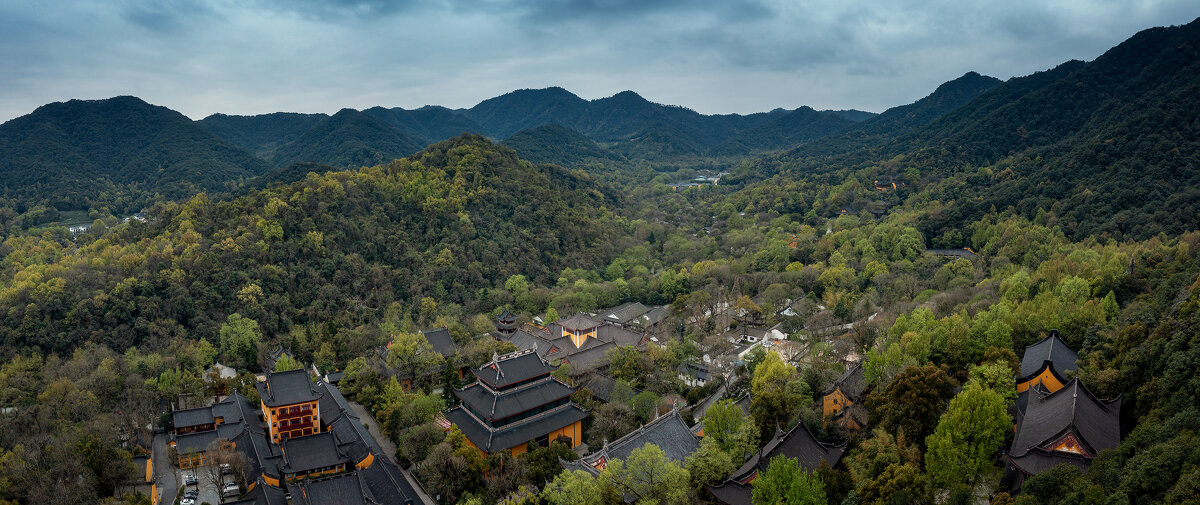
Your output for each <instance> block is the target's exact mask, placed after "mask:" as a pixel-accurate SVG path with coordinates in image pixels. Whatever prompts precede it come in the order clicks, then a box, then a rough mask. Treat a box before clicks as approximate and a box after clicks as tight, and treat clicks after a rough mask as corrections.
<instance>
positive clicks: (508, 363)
mask: <svg viewBox="0 0 1200 505" xmlns="http://www.w3.org/2000/svg"><path fill="white" fill-rule="evenodd" d="M557 369H558V367H557V366H554V365H551V364H550V363H547V362H546V360H543V359H542V358H541V356H538V355H537V353H534V352H532V351H517V352H514V353H511V354H505V355H503V356H493V357H492V360H491V361H489V362H487V363H484V364H483V365H482V366H480V367H479V368H477V369H475V370H472V371H471V372H472V373H474V374H475V377H476V378H478V379H479V381H480V382H483V383H484V384H487V385H488V386H490V387H492V388H493V389H506V388H509V387H512V386H515V385H517V384H520V383H523V382H527V381H530V380H533V379H537V378H539V377H543V376H547V375H550V373H551V372H553V371H555V370H557Z"/></svg>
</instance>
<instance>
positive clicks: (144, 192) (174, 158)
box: [0, 96, 271, 212]
mask: <svg viewBox="0 0 1200 505" xmlns="http://www.w3.org/2000/svg"><path fill="white" fill-rule="evenodd" d="M270 169H271V166H270V164H268V163H266V162H264V161H262V160H261V159H259V158H257V157H255V156H254V155H252V154H250V153H249V152H246V151H245V150H244V149H242V148H240V147H238V146H236V145H234V144H233V143H230V142H229V141H227V140H224V139H222V138H220V137H218V136H217V135H214V134H213V133H210V131H209V130H207V129H205V128H203V127H201V126H200V125H198V124H196V123H195V122H193V121H192V120H191V119H188V118H187V117H185V116H184V115H183V114H180V113H178V112H175V111H173V110H171V109H168V108H166V107H160V106H156V105H150V104H148V103H146V102H144V101H142V100H141V99H139V98H135V97H131V96H119V97H114V98H109V99H106V100H71V101H68V102H55V103H51V104H47V105H43V106H41V107H38V108H37V109H36V110H34V111H33V112H31V113H29V114H27V115H25V116H21V117H19V118H16V119H13V120H11V121H8V122H6V123H4V124H3V125H0V196H5V197H8V198H13V199H16V200H18V201H22V202H26V203H34V202H47V203H50V204H51V205H54V206H56V207H59V208H61V209H87V208H91V207H93V206H101V205H106V206H110V207H112V209H111V210H112V211H114V212H126V211H130V210H136V209H137V208H139V206H140V205H144V204H145V203H146V202H147V198H149V197H151V196H152V195H154V194H161V195H163V196H165V197H167V198H179V197H183V196H187V195H191V194H195V193H197V192H200V191H216V190H220V189H223V188H226V187H228V185H229V184H232V183H234V182H236V181H238V180H242V179H246V178H249V177H253V176H257V175H260V174H263V173H266V172H267V171H269V170H270ZM117 193H121V194H120V195H117Z"/></svg>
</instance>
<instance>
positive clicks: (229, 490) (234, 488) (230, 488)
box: [221, 482, 242, 497]
mask: <svg viewBox="0 0 1200 505" xmlns="http://www.w3.org/2000/svg"><path fill="white" fill-rule="evenodd" d="M241 493H242V489H241V488H240V487H238V485H237V484H234V483H232V482H230V483H229V484H225V487H223V488H221V496H222V497H228V496H237V495H239V494H241Z"/></svg>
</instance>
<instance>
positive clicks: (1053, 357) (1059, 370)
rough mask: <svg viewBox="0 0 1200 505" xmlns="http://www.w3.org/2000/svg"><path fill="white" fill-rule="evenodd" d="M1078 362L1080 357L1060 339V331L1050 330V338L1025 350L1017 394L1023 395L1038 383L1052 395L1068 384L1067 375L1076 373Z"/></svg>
mask: <svg viewBox="0 0 1200 505" xmlns="http://www.w3.org/2000/svg"><path fill="white" fill-rule="evenodd" d="M1076 361H1079V355H1078V354H1076V353H1075V351H1074V350H1072V349H1071V348H1070V347H1068V346H1067V343H1066V342H1063V341H1062V339H1060V338H1058V330H1050V335H1049V336H1047V337H1046V338H1043V339H1042V340H1041V341H1039V342H1038V343H1036V344H1033V345H1031V346H1029V347H1026V348H1025V355H1024V356H1022V357H1021V373H1020V375H1018V376H1017V378H1016V381H1017V392H1018V393H1023V392H1025V390H1027V389H1029V388H1030V386H1033V385H1034V384H1037V383H1041V384H1042V386H1043V387H1045V388H1046V389H1047V390H1049V391H1050V392H1051V393H1053V392H1055V391H1058V390H1059V388H1061V387H1063V385H1064V384H1066V383H1067V380H1068V376H1067V375H1066V374H1074V373H1075V371H1076V369H1077V367H1076V365H1075V362H1076Z"/></svg>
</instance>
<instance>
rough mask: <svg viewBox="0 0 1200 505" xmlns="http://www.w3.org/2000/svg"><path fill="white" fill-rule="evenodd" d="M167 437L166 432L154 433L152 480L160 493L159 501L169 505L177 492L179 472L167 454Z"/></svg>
mask: <svg viewBox="0 0 1200 505" xmlns="http://www.w3.org/2000/svg"><path fill="white" fill-rule="evenodd" d="M167 437H168V435H167V434H166V433H156V434H154V455H153V458H154V480H155V482H157V483H158V489H159V491H160V492H161V493H162V501H161V502H159V503H163V504H167V505H171V504H174V503H175V494H176V493H178V492H179V479H178V477H179V474H177V473H176V469H175V467H174V466H173V465H171V458H170V457H168V456H167Z"/></svg>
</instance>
